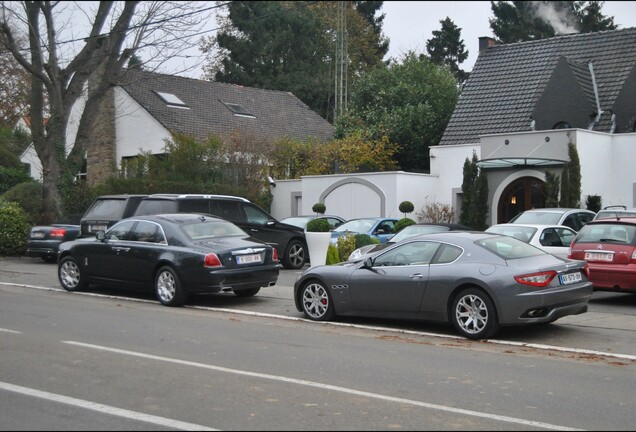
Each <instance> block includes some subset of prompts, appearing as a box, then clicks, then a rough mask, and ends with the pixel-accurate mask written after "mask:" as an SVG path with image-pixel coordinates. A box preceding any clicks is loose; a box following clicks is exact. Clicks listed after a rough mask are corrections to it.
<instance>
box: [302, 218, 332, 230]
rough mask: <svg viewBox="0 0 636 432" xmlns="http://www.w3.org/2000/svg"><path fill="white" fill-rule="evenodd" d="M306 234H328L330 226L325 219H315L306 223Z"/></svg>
mask: <svg viewBox="0 0 636 432" xmlns="http://www.w3.org/2000/svg"><path fill="white" fill-rule="evenodd" d="M307 231H308V232H329V231H331V225H329V222H327V219H322V218H320V219H319V218H316V219H312V220H310V221H309V222H307Z"/></svg>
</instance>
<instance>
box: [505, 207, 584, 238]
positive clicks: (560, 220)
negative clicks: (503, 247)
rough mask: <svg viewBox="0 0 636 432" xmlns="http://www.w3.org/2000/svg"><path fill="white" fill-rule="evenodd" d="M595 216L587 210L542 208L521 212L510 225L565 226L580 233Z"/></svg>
mask: <svg viewBox="0 0 636 432" xmlns="http://www.w3.org/2000/svg"><path fill="white" fill-rule="evenodd" d="M594 216H596V213H594V212H593V211H591V210H585V209H575V208H541V209H532V210H526V211H524V212H521V213H519V214H518V215H517V216H515V217H514V218H512V219H511V220H510V221H509V222H508V223H520V224H532V225H565V226H567V227H570V228H572V229H573V230H574V231H577V232H578V231H579V230H580V229H581V228H582V227H583V225H585V224H586V223H588V222H589V221H591V220H592V219H594Z"/></svg>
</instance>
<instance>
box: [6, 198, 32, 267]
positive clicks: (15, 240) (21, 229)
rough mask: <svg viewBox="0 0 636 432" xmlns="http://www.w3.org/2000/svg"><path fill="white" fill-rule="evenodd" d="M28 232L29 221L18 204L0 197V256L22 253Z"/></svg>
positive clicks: (24, 249)
mask: <svg viewBox="0 0 636 432" xmlns="http://www.w3.org/2000/svg"><path fill="white" fill-rule="evenodd" d="M28 234H29V221H28V219H27V214H26V212H25V211H24V210H23V209H22V207H20V204H18V203H16V202H10V201H5V200H3V199H0V256H16V255H22V254H24V252H25V251H26V241H27V236H28Z"/></svg>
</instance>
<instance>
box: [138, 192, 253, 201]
mask: <svg viewBox="0 0 636 432" xmlns="http://www.w3.org/2000/svg"><path fill="white" fill-rule="evenodd" d="M185 198H194V199H225V200H234V201H243V202H250V200H248V199H247V198H243V197H239V196H233V195H209V194H152V195H149V196H147V197H146V199H169V200H172V199H185Z"/></svg>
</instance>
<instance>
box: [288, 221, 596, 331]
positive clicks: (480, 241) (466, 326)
mask: <svg viewBox="0 0 636 432" xmlns="http://www.w3.org/2000/svg"><path fill="white" fill-rule="evenodd" d="M592 292H593V288H592V284H591V283H590V282H589V281H588V276H587V264H586V263H585V261H570V260H566V259H561V258H558V257H556V256H554V255H551V254H548V253H546V252H544V251H542V250H541V249H538V248H536V247H534V246H532V245H529V244H527V243H524V242H522V241H520V240H518V239H516V238H514V237H510V236H506V235H500V234H491V233H484V232H465V231H449V232H445V233H439V234H426V235H422V236H416V237H411V238H409V239H407V240H405V241H402V242H399V243H396V244H394V245H391V246H389V247H387V248H385V249H383V250H381V251H378V252H376V253H375V254H372V255H371V256H370V257H369V258H367V259H365V260H363V261H357V262H350V261H349V262H344V263H340V264H337V265H325V266H316V267H311V268H310V269H308V270H306V271H305V272H303V273H302V274H301V275H300V276H299V277H298V279H297V280H296V282H295V285H294V298H295V303H296V308H297V309H298V311H300V312H303V313H304V315H305V316H306V317H307V318H309V319H311V320H314V321H328V320H332V319H335V318H336V317H338V316H366V317H378V318H389V319H408V320H415V319H420V320H430V321H438V322H446V323H452V324H453V326H454V327H455V329H456V330H457V332H458V333H459V334H460V335H462V336H464V337H466V338H470V339H482V338H488V337H492V336H494V335H495V334H496V333H497V331H498V330H499V328H500V327H501V326H505V325H517V324H531V323H549V322H553V321H555V320H557V319H559V318H561V317H564V316H566V315H575V314H580V313H583V312H586V311H587V307H588V302H589V300H590V298H591V296H592Z"/></svg>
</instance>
